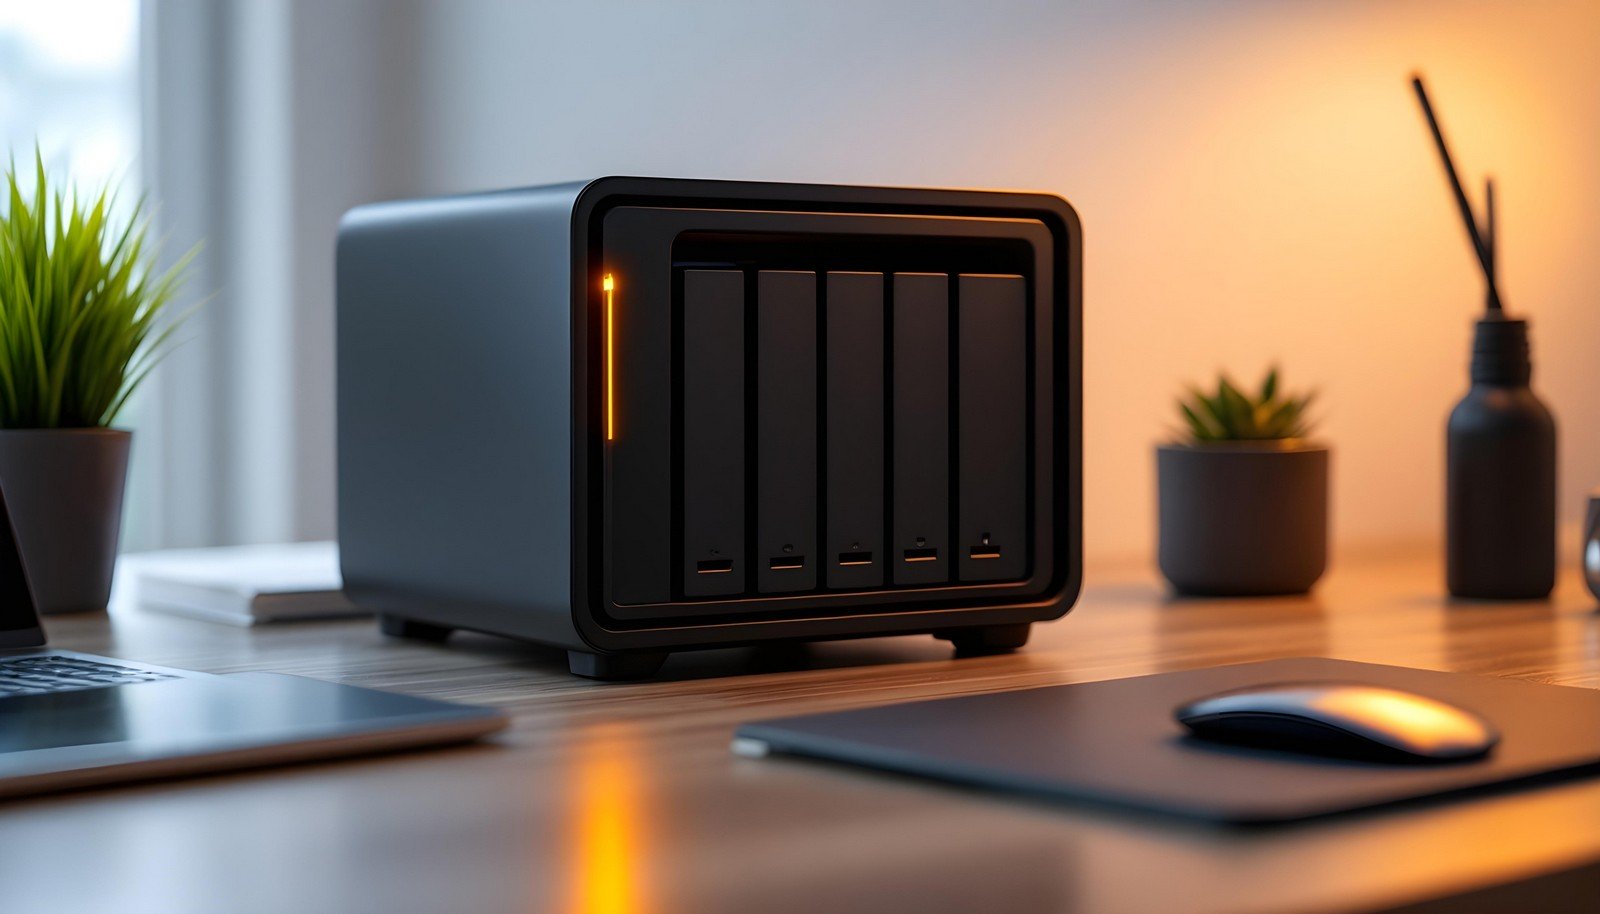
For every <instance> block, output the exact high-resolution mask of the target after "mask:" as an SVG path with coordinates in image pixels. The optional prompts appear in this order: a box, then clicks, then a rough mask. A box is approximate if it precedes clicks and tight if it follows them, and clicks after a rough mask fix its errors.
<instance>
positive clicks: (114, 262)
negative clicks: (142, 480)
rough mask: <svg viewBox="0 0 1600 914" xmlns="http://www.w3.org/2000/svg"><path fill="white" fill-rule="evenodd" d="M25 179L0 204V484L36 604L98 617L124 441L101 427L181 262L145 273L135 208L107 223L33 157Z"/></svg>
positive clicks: (101, 205) (98, 207) (107, 580)
mask: <svg viewBox="0 0 1600 914" xmlns="http://www.w3.org/2000/svg"><path fill="white" fill-rule="evenodd" d="M25 183H27V182H26V179H25V178H19V176H18V172H17V168H16V165H15V164H14V163H13V164H12V165H11V166H10V167H8V168H7V170H6V186H5V188H3V190H4V192H5V194H6V199H5V200H3V201H0V487H3V490H4V494H5V500H6V504H7V506H8V507H9V508H10V513H11V522H12V527H13V529H14V530H15V532H16V536H17V541H18V543H19V544H20V546H21V548H22V557H23V563H24V565H25V566H26V568H27V571H28V577H29V580H30V582H31V583H32V585H33V590H34V598H35V600H36V602H37V603H38V606H39V609H40V610H41V611H42V612H58V613H59V612H72V611H81V610H94V609H104V608H105V606H106V602H107V600H108V598H109V596H110V593H111V572H112V568H113V565H114V563H115V559H116V553H117V536H118V531H119V529H120V527H121V524H122V492H123V486H124V483H125V481H126V479H127V469H128V451H129V446H130V444H131V441H132V434H131V433H130V432H127V431H123V430H120V429H114V428H112V427H111V423H112V422H113V421H115V420H116V417H117V414H118V413H119V412H120V411H121V410H122V407H123V405H124V404H125V403H126V402H127V400H128V397H129V395H130V394H132V393H133V391H134V389H135V388H137V387H138V385H139V382H140V381H142V380H143V379H144V378H145V376H146V375H147V374H148V373H149V371H150V369H151V368H152V367H153V366H154V365H155V363H156V361H157V360H159V358H160V357H161V355H162V354H163V353H164V352H165V349H166V344H167V341H168V339H169V337H170V335H171V333H172V331H173V329H174V328H175V327H176V325H177V322H176V321H173V322H165V323H164V324H163V323H162V322H161V321H160V320H159V318H160V317H161V315H162V312H163V311H164V310H165V308H166V306H167V305H168V304H169V303H170V302H171V300H172V297H173V295H174V293H175V292H176V290H177V285H178V281H179V279H180V277H181V275H182V272H183V270H184V267H185V265H186V263H187V261H188V259H189V258H188V257H185V258H183V260H181V261H180V262H179V263H178V264H177V265H176V266H174V267H173V268H172V269H170V270H168V271H166V272H163V273H158V272H157V271H156V270H155V268H154V265H153V260H154V252H153V251H152V250H151V248H150V247H149V246H148V245H147V244H146V240H145V234H146V226H147V223H146V222H145V221H144V220H143V218H142V217H141V214H140V211H141V209H142V207H141V206H135V207H133V212H132V213H131V214H130V216H129V218H128V220H127V222H126V224H122V225H116V224H114V218H113V216H112V212H111V210H112V200H113V196H112V194H111V193H110V191H108V190H102V191H100V192H99V193H98V194H96V195H94V196H92V197H90V198H87V199H84V198H81V197H80V196H79V195H78V194H76V193H71V194H69V193H67V192H66V191H64V190H63V189H62V188H60V187H58V186H53V185H52V184H51V183H50V181H49V180H48V179H47V177H46V175H45V168H44V160H43V158H42V156H41V155H40V154H39V153H38V152H37V151H35V153H34V175H33V181H32V183H33V188H32V194H31V195H27V196H25V195H24V193H23V188H24V185H25ZM190 253H191V255H192V253H193V252H190Z"/></svg>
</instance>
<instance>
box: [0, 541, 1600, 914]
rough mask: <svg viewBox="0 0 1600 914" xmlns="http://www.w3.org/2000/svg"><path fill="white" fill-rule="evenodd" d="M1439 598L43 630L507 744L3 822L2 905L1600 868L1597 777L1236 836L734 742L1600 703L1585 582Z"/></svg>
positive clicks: (1105, 905)
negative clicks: (821, 619)
mask: <svg viewBox="0 0 1600 914" xmlns="http://www.w3.org/2000/svg"><path fill="white" fill-rule="evenodd" d="M1439 580H1440V576H1439V568H1438V566H1437V562H1436V560H1435V553H1434V552H1433V551H1432V550H1430V551H1429V552H1428V553H1426V554H1425V555H1423V556H1421V557H1403V556H1402V557H1399V558H1393V559H1383V560H1380V561H1373V562H1365V563H1362V562H1351V561H1345V562H1341V563H1340V564H1338V565H1336V566H1335V569H1334V571H1333V572H1332V573H1331V574H1330V575H1329V577H1328V578H1327V580H1326V581H1325V582H1324V583H1323V584H1322V585H1320V586H1319V588H1318V591H1317V594H1316V596H1315V598H1314V600H1315V602H1314V603H1311V602H1309V601H1305V600H1299V601H1296V600H1277V599H1269V600H1246V601H1232V600H1219V601H1208V602H1188V603H1184V604H1182V605H1168V603H1167V602H1166V600H1165V595H1164V591H1163V590H1162V589H1161V587H1160V586H1159V584H1158V582H1157V581H1156V580H1155V579H1154V577H1153V576H1152V575H1149V574H1147V573H1146V572H1145V571H1144V570H1143V569H1133V570H1130V571H1128V572H1126V573H1118V572H1115V571H1105V570H1102V571H1101V572H1100V573H1098V574H1096V573H1095V572H1094V570H1093V569H1091V574H1090V576H1089V585H1088V587H1087V589H1086V592H1085V596H1084V599H1083V601H1082V603H1081V604H1080V606H1079V607H1078V608H1077V609H1076V610H1074V612H1073V613H1072V614H1071V615H1070V616H1069V617H1068V618H1066V619H1065V620H1063V621H1061V622H1059V623H1054V624H1049V625H1044V626H1040V627H1039V628H1038V629H1037V631H1036V633H1035V637H1034V640H1033V643H1031V644H1030V645H1029V647H1028V648H1027V649H1025V650H1023V651H1022V652H1020V653H1018V654H1015V655H1012V656H1004V657H987V658H972V659H966V660H952V659H951V657H950V652H949V649H948V646H946V645H943V644H940V643H936V642H934V641H933V639H931V638H926V637H906V638H892V639H881V640H874V641H863V642H841V643H838V644H824V645H816V646H812V647H809V648H806V649H803V650H791V651H783V652H760V651H748V650H730V651H718V652H712V653H709V654H706V655H702V656H688V655H686V656H681V657H680V656H675V657H673V658H672V660H670V661H669V662H668V665H667V668H666V670H665V673H666V676H667V678H666V680H664V681H660V682H645V683H632V684H597V683H592V682H585V681H581V680H575V679H573V678H571V677H570V676H568V675H567V674H566V671H565V667H564V658H562V657H561V655H560V654H558V653H556V652H553V651H544V650H539V649H530V648H528V647H526V646H522V645H516V644H513V643H511V642H507V641H504V640H500V639H493V638H488V637H481V636H470V635H468V636H463V637H460V638H459V640H455V641H452V642H451V643H450V644H449V645H447V646H438V645H428V644H418V643H409V642H396V641H392V640H388V639H384V638H382V637H381V636H379V635H378V634H377V632H376V631H375V630H374V627H373V626H372V625H371V624H370V623H351V622H329V623H315V624H307V625H297V626H292V627H285V628H281V629H274V630H235V629H225V628H222V627H220V626H208V625H205V624H204V623H199V622H191V621H188V620H183V619H177V618H162V617H151V616H146V615H136V614H117V615H114V616H113V617H112V621H111V623H110V624H108V623H107V622H106V620H104V619H103V618H102V619H95V618H60V619H59V620H56V619H53V620H52V630H51V634H52V639H53V641H54V642H55V643H57V644H59V645H60V646H62V647H69V648H76V649H80V650H88V651H94V652H97V653H109V654H112V655H113V656H116V655H118V654H121V655H123V656H129V657H138V658H139V659H142V660H148V661H151V662H156V663H163V664H169V665H172V666H178V667H188V668H195V669H202V670H208V671H215V672H222V671H226V670H232V669H244V668H250V669H280V670H284V671H287V672H297V673H304V674H308V675H314V676H323V677H326V678H334V679H343V680H346V681H350V682H356V683H359V684H363V685H373V686H378V687H391V688H400V689H403V690H405V691H408V692H412V693H415V694H424V695H430V696H433V697H439V698H445V699H456V700H467V701H479V702H483V703H487V704H493V705H498V706H502V707H505V708H506V709H507V710H509V711H511V712H512V713H513V715H514V716H515V724H514V727H513V729H512V730H511V731H510V732H509V733H507V734H506V735H505V736H503V737H501V738H500V739H498V740H497V743H496V744H495V745H489V746H476V747H467V748H462V749H452V750H446V751H442V752H437V753H430V754H428V755H425V756H410V757H406V756H401V757H393V758H384V759H377V760H368V761H353V762H339V763H332V764H323V765H316V766H309V767H302V768H297V769H291V770H286V771H277V772H258V773H246V774H238V775H230V776H226V777H219V778H210V779H206V780H202V781H193V782H178V783H170V784H158V785H149V786H143V787H130V788H120V789H116V790H106V791H98V792H92V793H84V794H76V795H70V796H65V797H58V798H53V799H41V800H37V801H29V802H22V803H16V804H12V805H10V806H8V807H5V808H3V809H0V846H3V847H4V848H5V849H6V851H5V853H4V854H3V855H0V878H3V879H4V883H3V884H4V885H5V886H6V890H5V897H6V899H7V905H6V907H7V909H8V910H18V911H24V910H38V909H45V908H48V909H51V910H54V909H62V908H78V909H82V910H103V909H107V908H109V907H112V906H113V905H116V904H121V903H124V902H125V901H126V900H127V898H128V897H130V894H129V893H130V887H137V891H138V897H140V898H141V899H144V900H146V901H148V902H149V903H150V904H151V905H152V906H153V908H154V909H159V910H161V911H163V912H175V914H182V912H191V911H193V912H207V914H210V912H216V911H223V910H226V911H230V912H234V911H308V912H309V911H341V912H345V911H355V912H364V911H373V912H379V911H382V912H385V914H392V912H396V911H444V910H449V911H472V912H498V911H519V912H520V911H536V910H550V911H571V910H578V911H606V910H619V911H620V910H631V911H647V912H660V914H676V912H704V911H712V912H716V911H724V910H730V911H731V910H743V911H748V910H762V911H768V910H776V911H802V910H803V911H821V910H842V911H854V910H872V911H889V910H900V909H909V910H916V911H919V912H920V911H943V910H960V909H972V908H973V906H974V905H976V906H977V907H978V908H981V909H991V910H1006V909H1009V910H1017V911H1031V910H1061V911H1072V910H1085V911H1141V912H1147V911H1178V910H1183V911H1199V912H1205V911H1216V912H1246V914H1248V912H1252V911H1261V912H1266V911H1284V910H1297V911H1298V910H1307V911H1340V910H1373V909H1379V908H1383V907H1386V906H1393V905H1398V904H1401V903H1404V902H1411V901H1416V900H1419V899H1424V898H1429V897H1435V896H1440V895H1448V894H1452V893H1461V892H1465V891H1469V890H1473V889H1477V888H1480V887H1483V886H1488V885H1492V884H1495V883H1500V882H1506V881H1510V880H1516V879H1523V878H1526V877H1529V876H1531V875H1534V874H1537V873H1541V872H1551V871H1560V870H1570V869H1572V868H1573V867H1576V866H1580V865H1582V864H1584V863H1586V862H1594V861H1600V830H1597V829H1595V828H1594V823H1595V822H1597V821H1600V782H1596V781H1580V782H1574V783H1571V784H1566V785H1561V786H1555V787H1550V788H1544V789H1537V790H1530V791H1520V792H1516V793H1508V794H1501V795H1495V796H1489V797H1484V798H1480V799H1474V800H1471V801H1468V802H1455V803H1435V804H1428V805H1425V806H1421V807H1418V808H1414V809H1408V810H1405V811H1403V812H1393V813H1375V814H1370V815H1360V816H1355V817H1350V818H1347V819H1340V820H1337V821H1333V822H1326V823H1320V824H1314V825H1306V826H1301V827H1294V828H1290V829H1284V830H1274V831H1271V832H1267V833H1255V832H1249V831H1246V832H1242V833H1231V832H1224V831H1218V830H1216V829H1212V828H1206V827H1203V826H1198V825H1194V826H1191V825H1186V824H1183V823H1175V822H1173V821H1171V820H1168V819H1154V818H1144V817H1140V816H1136V815H1121V814H1115V813H1110V812H1105V811H1099V810H1089V809H1077V808H1067V807H1058V806H1051V807H1046V806H1039V805H1035V804H1031V803H1028V802H1026V801H1023V800H1019V799H1015V798H994V797H990V796H987V795H983V794H978V793H973V792H967V791H962V790H958V789H952V788H947V787H942V786H938V785H931V784H925V783H920V782H915V781H908V780H902V779H898V778H895V777H892V776H889V775H882V774H874V773H870V772H857V771H853V770H848V769H842V768H831V767H827V766H820V765H811V764H804V763H785V762H782V761H773V760H763V761H752V760H749V759H741V758H737V757H734V756H732V755H731V754H730V753H729V752H728V749H727V747H728V740H729V737H730V736H731V734H732V732H733V730H734V728H735V727H736V726H737V725H738V724H739V723H742V722H744V721H747V720H755V719H762V718H770V717H777V716H783V715H788V714H805V713H812V712H820V711H828V710H837V709H844V708H854V707H862V706H866V705H871V704H882V703H887V702H891V701H907V700H914V699H919V698H927V697H934V696H939V695H956V694H967V693H975V692H988V691H994V690H998V689H1009V688H1024V687H1028V686H1038V685H1049V684H1054V683H1063V682H1077V681H1089V680H1099V679H1109V678H1114V677H1121V676H1131V675H1139V674H1144V673H1151V672H1158V671H1161V670H1165V669H1177V668H1183V667H1197V666H1210V665H1216V664H1220V663H1233V662H1240V661H1245V660H1252V659H1262V658H1269V657H1278V656H1293V655H1303V654H1306V653H1308V652H1309V653H1322V654H1325V655H1327V656H1333V657H1342V658H1346V659H1352V660H1365V661H1370V662H1375V663H1390V664H1402V665H1412V666H1421V667H1428V668H1433V669H1460V670H1464V671H1468V672H1475V673H1488V674H1496V673H1498V674H1502V675H1510V676H1518V677H1523V678H1529V679H1536V680H1540V681H1547V682H1555V683H1562V684H1568V685H1579V686H1588V687H1591V688H1600V638H1597V626H1600V617H1597V616H1596V614H1595V611H1594V604H1593V602H1592V599H1591V598H1589V597H1588V596H1587V594H1586V593H1585V592H1584V591H1582V589H1581V587H1582V585H1581V583H1580V582H1579V581H1578V580H1577V579H1576V577H1574V576H1568V577H1567V578H1564V579H1563V582H1562V585H1561V589H1560V590H1558V593H1557V595H1556V598H1555V599H1554V600H1553V601H1552V602H1550V603H1549V604H1539V605H1537V606H1521V605H1511V606H1505V607H1473V608H1466V609H1455V608H1451V607H1449V606H1447V605H1445V604H1444V602H1443V601H1442V600H1440V599H1438V598H1437V597H1435V596H1434V595H1435V594H1437V593H1438V590H1439V585H1438V582H1439ZM1308 606H1311V607H1315V608H1313V609H1310V610H1308V609H1307V607H1308ZM1458 612H1467V613H1472V614H1473V615H1472V616H1471V617H1470V621H1463V620H1464V619H1467V618H1468V617H1465V616H1463V617H1457V616H1456V615H1455V614H1456V613H1458ZM1317 645H1320V647H1318V646H1317ZM87 872H92V873H94V874H96V878H94V879H86V878H84V877H83V874H84V873H87ZM608 874H609V875H608ZM1246 886H1248V888H1247V889H1246Z"/></svg>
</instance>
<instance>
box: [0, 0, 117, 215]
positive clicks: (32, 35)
mask: <svg viewBox="0 0 1600 914" xmlns="http://www.w3.org/2000/svg"><path fill="white" fill-rule="evenodd" d="M138 37H139V0H45V2H36V0H9V2H0V139H3V141H4V145H5V147H6V148H5V150H4V152H7V153H9V154H10V155H12V156H14V157H15V158H16V159H17V160H18V161H19V162H21V161H22V160H24V159H26V158H29V157H31V156H32V153H33V145H34V143H35V141H37V142H38V144H39V148H40V150H41V151H42V152H43V153H44V157H45V163H46V164H47V165H49V166H50V167H51V168H52V169H53V170H54V171H56V172H58V173H60V174H69V175H71V176H72V177H73V180H74V181H75V182H76V183H77V185H78V186H79V187H80V188H83V189H84V190H85V191H88V190H91V189H94V188H98V187H99V186H100V185H102V184H104V183H106V182H118V183H120V186H121V187H122V189H123V191H124V193H123V196H124V198H125V199H127V200H132V199H134V198H135V197H136V196H137V194H138V190H139V187H138V184H139V175H138V172H137V170H136V169H135V168H134V163H135V161H136V159H135V157H136V156H137V154H138V146H139V79H138Z"/></svg>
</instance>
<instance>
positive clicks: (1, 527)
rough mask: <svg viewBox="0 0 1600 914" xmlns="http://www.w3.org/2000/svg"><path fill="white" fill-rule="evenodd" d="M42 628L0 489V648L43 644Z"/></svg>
mask: <svg viewBox="0 0 1600 914" xmlns="http://www.w3.org/2000/svg"><path fill="white" fill-rule="evenodd" d="M43 646H44V628H43V627H42V626H40V624H39V610H38V608H37V607H36V606H35V605H34V602H33V590H32V589H31V588H30V587H29V586H28V574H27V571H26V570H24V568H23V566H22V549H21V548H20V547H19V546H18V545H17V534H16V531H15V530H13V529H12V527H11V512H10V510H8V509H7V508H6V498H5V492H4V490H3V489H0V650H5V649H7V648H23V647H43Z"/></svg>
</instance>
